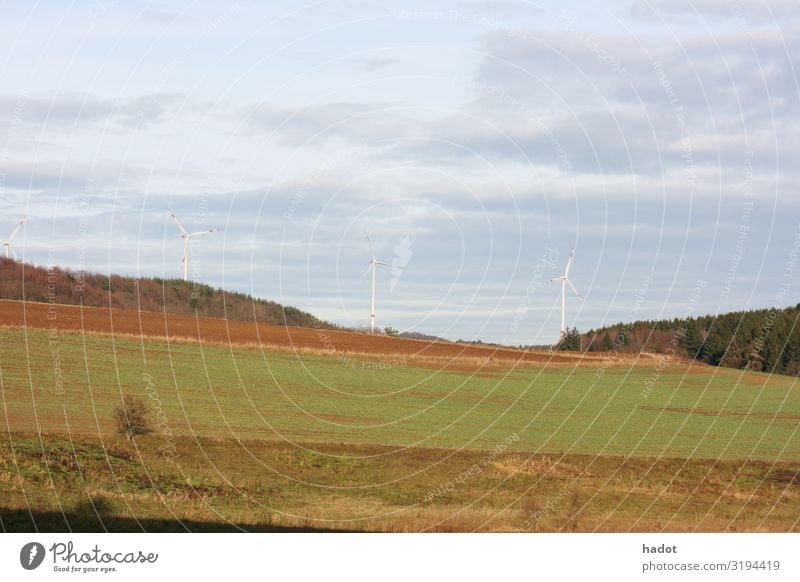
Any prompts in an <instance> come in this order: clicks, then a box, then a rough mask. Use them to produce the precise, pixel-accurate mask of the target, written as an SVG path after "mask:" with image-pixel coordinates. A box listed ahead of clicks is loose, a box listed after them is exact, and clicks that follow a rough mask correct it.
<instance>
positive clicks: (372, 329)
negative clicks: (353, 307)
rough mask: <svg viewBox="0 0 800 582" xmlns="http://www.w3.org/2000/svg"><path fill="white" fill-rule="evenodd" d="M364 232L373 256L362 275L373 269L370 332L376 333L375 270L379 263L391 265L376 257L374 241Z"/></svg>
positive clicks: (386, 265)
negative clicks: (373, 246)
mask: <svg viewBox="0 0 800 582" xmlns="http://www.w3.org/2000/svg"><path fill="white" fill-rule="evenodd" d="M364 234H365V235H366V236H367V243H368V244H369V254H370V257H371V258H370V260H369V267H367V270H366V271H364V275H362V276H363V277H366V276H367V273H369V272H370V271H372V309H371V311H370V315H369V331H370V333H375V271H376V270H377V269H378V265H382V266H384V267H388V266H389V265H388V264H386V263H384V262H383V261H379V260H378V259H376V258H375V251H374V250H373V248H372V241H371V240H369V234H367V233H366V232H365V233H364Z"/></svg>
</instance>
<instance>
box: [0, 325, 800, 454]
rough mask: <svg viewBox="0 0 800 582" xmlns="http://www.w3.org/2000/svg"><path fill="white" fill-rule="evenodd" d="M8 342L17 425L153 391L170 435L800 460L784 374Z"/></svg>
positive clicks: (97, 415) (15, 338) (75, 420)
mask: <svg viewBox="0 0 800 582" xmlns="http://www.w3.org/2000/svg"><path fill="white" fill-rule="evenodd" d="M1 337H2V340H3V346H4V349H3V352H2V354H1V355H0V357H1V358H2V361H1V362H0V365H1V366H2V381H3V396H4V409H5V414H6V415H7V417H8V418H9V420H8V422H9V425H10V429H11V430H14V431H36V432H38V431H39V430H41V431H42V432H47V433H51V432H72V433H80V434H98V433H102V434H110V433H111V432H112V430H113V426H112V415H111V410H112V408H113V407H114V406H115V405H116V404H117V403H118V402H119V400H120V396H121V394H126V393H127V394H135V395H138V396H141V397H143V398H148V397H150V398H151V399H153V400H155V398H157V401H158V403H160V406H161V408H162V410H163V412H164V417H165V418H166V426H168V427H169V428H170V429H171V430H172V431H173V432H174V433H175V434H176V435H198V436H205V437H221V438H238V439H245V440H259V439H269V440H279V439H288V440H292V441H303V442H335V443H353V444H381V445H391V446H423V447H436V448H456V449H460V448H468V449H490V448H493V447H494V446H495V445H497V444H498V443H499V442H501V441H503V440H504V439H506V438H507V437H508V436H509V435H516V436H517V437H518V440H515V442H514V448H515V449H516V450H519V451H530V452H551V453H589V454H611V455H633V456H648V457H652V456H667V457H681V458H684V457H701V458H712V459H716V458H756V459H763V460H783V461H800V430H798V426H799V425H800V422H799V421H800V387H797V386H796V385H795V382H794V381H793V379H791V378H787V377H782V376H773V377H769V376H767V375H763V374H753V373H741V372H738V371H731V370H726V369H719V368H710V367H695V368H693V369H692V372H691V373H690V374H687V368H686V366H684V365H672V366H669V367H667V368H666V369H664V370H660V366H659V367H657V363H658V361H657V360H652V362H651V363H650V362H649V361H644V362H643V363H641V364H640V365H638V366H636V367H609V366H606V367H602V364H597V363H594V364H586V365H584V366H579V367H566V368H565V367H561V368H556V367H551V368H546V369H531V368H527V369H516V370H506V371H503V370H501V371H495V372H492V373H481V374H476V373H473V372H464V373H454V372H442V371H437V370H432V369H428V368H412V367H391V368H388V369H387V368H384V369H370V368H369V367H365V368H362V367H361V366H360V364H358V363H356V364H355V365H353V364H352V363H351V364H350V365H348V364H345V363H342V361H340V360H338V359H336V358H329V357H313V356H308V355H303V356H298V355H294V354H281V353H262V352H260V351H258V350H252V349H235V350H232V349H229V348H226V347H217V346H212V347H202V346H200V345H199V344H187V343H182V344H172V345H167V344H165V343H159V342H154V341H148V342H144V343H140V342H136V341H131V340H127V339H125V340H119V339H117V340H114V341H112V340H111V339H110V338H107V337H102V336H88V337H85V338H83V337H81V336H78V335H60V336H58V337H57V338H56V340H55V341H54V342H48V338H47V335H46V333H45V332H41V331H27V332H24V331H19V330H5V331H3V332H2V336H1ZM54 354H57V355H58V361H59V362H60V368H61V375H62V383H63V394H59V393H57V391H58V390H57V388H58V387H57V384H56V379H55V374H54V364H53V362H54ZM648 363H650V365H648ZM648 380H654V382H651V383H649V384H648Z"/></svg>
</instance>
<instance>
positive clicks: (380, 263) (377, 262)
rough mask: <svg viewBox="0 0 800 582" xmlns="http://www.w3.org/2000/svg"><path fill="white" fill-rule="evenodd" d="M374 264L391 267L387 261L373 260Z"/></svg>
mask: <svg viewBox="0 0 800 582" xmlns="http://www.w3.org/2000/svg"><path fill="white" fill-rule="evenodd" d="M375 264H376V265H382V266H384V267H391V265H390V264H389V263H384V262H383V261H375Z"/></svg>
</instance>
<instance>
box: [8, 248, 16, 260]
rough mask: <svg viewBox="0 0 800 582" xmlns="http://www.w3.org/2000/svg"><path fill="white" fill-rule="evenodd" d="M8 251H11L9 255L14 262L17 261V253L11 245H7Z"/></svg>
mask: <svg viewBox="0 0 800 582" xmlns="http://www.w3.org/2000/svg"><path fill="white" fill-rule="evenodd" d="M8 250H10V251H11V255H12V256H13V257H14V260H15V261H16V260H17V252H16V251H15V250H14V247H12V246H11V245H8Z"/></svg>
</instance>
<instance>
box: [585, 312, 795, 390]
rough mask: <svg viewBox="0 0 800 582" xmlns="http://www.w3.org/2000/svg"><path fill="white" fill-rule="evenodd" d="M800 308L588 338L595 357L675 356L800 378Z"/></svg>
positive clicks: (642, 324)
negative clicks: (603, 354)
mask: <svg viewBox="0 0 800 582" xmlns="http://www.w3.org/2000/svg"><path fill="white" fill-rule="evenodd" d="M798 318H800V304H798V305H796V306H794V307H786V308H781V309H779V308H770V309H758V310H753V311H737V312H732V313H726V314H723V315H706V316H701V317H689V318H675V319H671V320H660V321H636V322H633V323H618V324H616V325H612V326H608V327H604V328H600V329H596V330H590V331H589V332H587V333H585V334H583V345H584V349H586V350H587V351H591V352H609V351H618V352H642V351H647V352H655V353H674V354H676V355H679V356H684V357H687V358H692V359H695V360H697V361H700V362H705V363H707V364H710V365H712V366H724V367H727V368H737V369H742V370H755V371H759V372H771V373H776V374H787V375H790V376H798V375H800V326H798Z"/></svg>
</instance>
